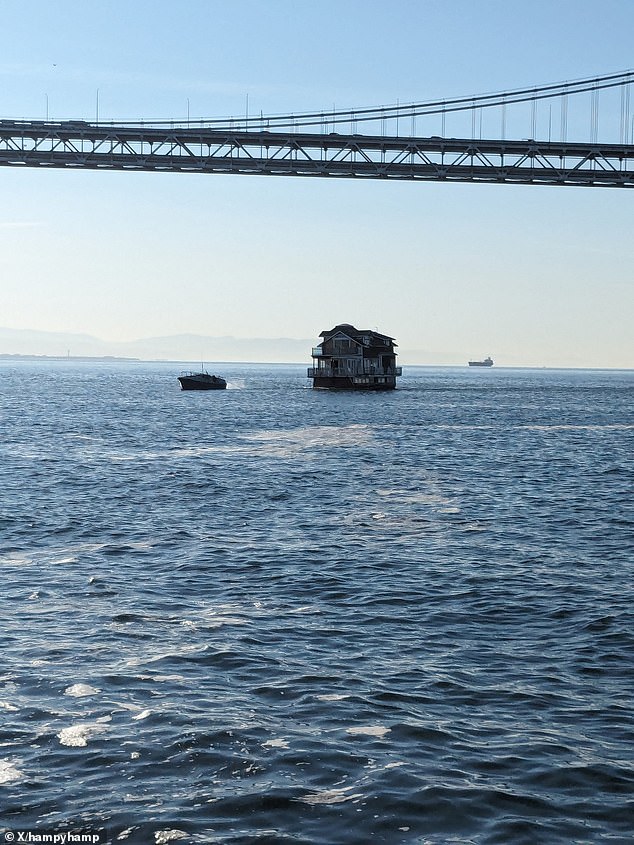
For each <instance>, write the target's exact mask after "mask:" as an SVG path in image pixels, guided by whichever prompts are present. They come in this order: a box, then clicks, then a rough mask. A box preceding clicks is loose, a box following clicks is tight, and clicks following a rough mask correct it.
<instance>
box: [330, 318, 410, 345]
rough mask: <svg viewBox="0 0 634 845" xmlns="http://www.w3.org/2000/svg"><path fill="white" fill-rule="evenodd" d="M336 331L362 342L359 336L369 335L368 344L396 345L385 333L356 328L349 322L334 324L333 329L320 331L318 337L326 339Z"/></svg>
mask: <svg viewBox="0 0 634 845" xmlns="http://www.w3.org/2000/svg"><path fill="white" fill-rule="evenodd" d="M338 332H341V333H342V334H345V335H347V336H348V337H349V338H350V339H351V340H356V341H358V342H362V341H360V338H361V337H369V338H370V346H389V345H390V344H392V345H394V346H396V344H395V343H394V338H393V337H390V336H389V335H386V334H380V333H379V332H375V331H372V330H371V329H356V328H355V327H354V326H352V325H350V323H339V325H337V326H335V327H334V329H328V330H327V331H323V332H321V333H320V335H319V337H323V338H324V340H328V339H329V338H330V337H332V336H333V335H335V334H337V333H338ZM364 345H365V344H364Z"/></svg>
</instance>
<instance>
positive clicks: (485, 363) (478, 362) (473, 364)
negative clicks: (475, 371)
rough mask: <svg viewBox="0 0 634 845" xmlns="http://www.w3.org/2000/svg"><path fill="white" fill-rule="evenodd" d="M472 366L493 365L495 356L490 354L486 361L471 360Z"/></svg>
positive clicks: (470, 364)
mask: <svg viewBox="0 0 634 845" xmlns="http://www.w3.org/2000/svg"><path fill="white" fill-rule="evenodd" d="M469 366H470V367H492V366H493V358H491V356H490V355H489V357H488V358H485V359H484V361H469Z"/></svg>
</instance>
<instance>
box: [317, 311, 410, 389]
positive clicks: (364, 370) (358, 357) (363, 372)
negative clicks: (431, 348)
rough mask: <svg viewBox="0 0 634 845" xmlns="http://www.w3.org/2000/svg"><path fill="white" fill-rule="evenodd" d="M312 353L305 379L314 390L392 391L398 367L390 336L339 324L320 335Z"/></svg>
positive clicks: (392, 339)
mask: <svg viewBox="0 0 634 845" xmlns="http://www.w3.org/2000/svg"><path fill="white" fill-rule="evenodd" d="M319 336H320V337H322V338H323V341H322V342H321V343H320V344H319V346H316V347H315V348H314V349H313V351H312V358H313V366H312V367H309V368H308V378H312V380H313V387H327V388H335V389H337V388H338V389H344V390H394V388H395V387H396V377H397V376H400V375H401V367H397V366H396V352H395V351H394V347H395V346H396V344H395V343H394V338H393V337H388V336H387V335H384V334H379V333H378V332H373V331H370V330H369V329H355V327H354V326H351V325H350V324H349V323H341V325H339V326H335V327H334V329H330V331H326V332H322V333H321V334H320V335H319Z"/></svg>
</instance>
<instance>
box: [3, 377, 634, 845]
mask: <svg viewBox="0 0 634 845" xmlns="http://www.w3.org/2000/svg"><path fill="white" fill-rule="evenodd" d="M178 369H179V367H178V366H176V367H174V366H170V365H167V364H123V363H119V364H116V363H99V364H87V363H83V364H82V363H72V362H63V361H62V362H49V363H46V362H33V363H30V362H26V361H25V362H11V361H5V362H4V363H2V364H0V432H1V440H0V537H1V542H0V579H1V599H0V607H1V610H2V613H1V616H0V819H1V821H2V824H4V825H5V826H6V827H7V828H14V829H17V828H19V827H23V828H24V827H30V828H34V829H41V830H44V829H54V828H56V827H62V826H67V825H69V824H71V825H76V826H78V827H83V828H86V827H95V828H101V827H105V828H107V830H108V835H109V841H111V842H113V843H114V842H122V843H154V842H157V843H161V842H167V841H171V840H172V839H174V840H175V841H176V839H177V837H180V840H179V841H183V842H186V841H190V842H194V843H223V845H224V843H231V845H233V844H234V843H294V845H303V844H304V843H310V845H366V843H389V845H393V843H394V845H396V844H397V843H420V845H423V843H424V844H425V845H444V843H500V845H510V843H529V845H533V843H539V844H540V845H541V844H542V843H562V845H569V843H593V842H606V843H607V842H609V843H612V844H613V843H631V842H632V841H634V697H633V693H634V613H633V609H632V595H633V591H632V573H633V568H634V542H633V539H634V513H633V504H632V500H633V489H634V449H633V446H634V411H633V401H632V400H633V398H634V372H574V371H545V370H544V371H528V370H525V371H520V370H516V371H513V370H501V369H493V370H491V371H479V370H478V371H474V370H468V369H467V368H465V369H441V370H440V369H439V370H433V369H423V368H406V370H405V372H406V375H405V376H404V377H403V378H402V379H401V382H400V389H399V390H397V391H395V392H394V393H390V394H382V395H362V394H348V393H346V394H337V393H330V392H322V391H313V390H311V389H307V385H308V382H307V381H306V379H305V378H304V375H305V369H304V368H303V367H299V366H298V367H280V366H278V367H272V368H264V367H257V366H245V365H242V366H239V365H227V366H222V367H221V368H219V372H220V374H222V375H225V377H226V378H227V379H228V381H229V389H228V390H226V391H223V392H212V393H182V392H181V391H180V390H179V387H178V382H177V381H176V378H175V377H176V375H178V372H177V370H178Z"/></svg>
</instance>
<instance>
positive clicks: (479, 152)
mask: <svg viewBox="0 0 634 845" xmlns="http://www.w3.org/2000/svg"><path fill="white" fill-rule="evenodd" d="M0 165H5V166H23V167H24V166H26V167H59V168H73V169H76V168H85V169H93V170H144V171H163V172H181V173H182V172H190V173H241V174H262V175H275V176H330V177H348V178H370V179H405V180H423V181H429V180H434V181H448V182H496V183H510V184H533V185H538V184H539V185H586V186H594V187H598V186H604V187H625V188H631V187H634V146H633V145H628V144H599V143H581V142H565V143H564V142H547V141H539V140H532V139H525V140H520V141H518V140H491V139H488V140H487V139H477V140H475V139H464V138H441V137H438V136H432V137H425V138H422V137H408V136H404V137H383V136H376V135H356V134H354V135H350V134H338V133H334V132H332V133H328V134H319V133H317V132H306V131H303V132H280V131H276V132H267V131H253V130H249V131H245V130H239V129H236V130H233V129H208V128H205V127H204V126H201V127H192V126H187V127H181V126H174V127H169V128H165V127H156V126H130V125H111V124H91V123H87V122H85V121H64V122H46V121H8V120H3V121H0Z"/></svg>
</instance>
